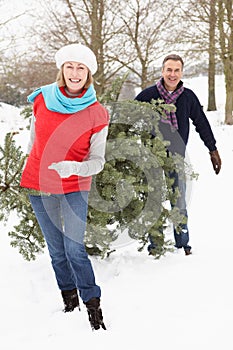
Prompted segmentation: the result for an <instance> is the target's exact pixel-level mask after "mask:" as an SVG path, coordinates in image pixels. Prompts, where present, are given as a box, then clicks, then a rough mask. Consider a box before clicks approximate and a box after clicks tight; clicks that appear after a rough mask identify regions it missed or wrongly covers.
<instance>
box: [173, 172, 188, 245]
mask: <svg viewBox="0 0 233 350" xmlns="http://www.w3.org/2000/svg"><path fill="white" fill-rule="evenodd" d="M182 176H184V175H181V176H179V175H178V174H177V172H172V173H171V174H170V178H172V179H174V183H173V186H172V188H173V190H174V191H175V189H176V188H177V187H178V190H179V193H180V195H179V197H178V199H177V202H176V206H177V208H179V211H180V214H181V215H184V216H185V217H186V220H188V213H187V206H186V182H185V179H183V178H182ZM174 238H175V246H176V248H184V250H187V249H188V250H190V249H191V246H190V245H188V242H189V231H188V225H187V223H185V224H181V225H180V231H179V232H177V230H176V229H175V228H174Z"/></svg>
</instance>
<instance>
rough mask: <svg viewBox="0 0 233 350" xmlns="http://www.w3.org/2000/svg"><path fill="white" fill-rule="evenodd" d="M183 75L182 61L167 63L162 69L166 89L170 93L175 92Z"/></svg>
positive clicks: (169, 61)
mask: <svg viewBox="0 0 233 350" xmlns="http://www.w3.org/2000/svg"><path fill="white" fill-rule="evenodd" d="M182 74H183V71H182V63H181V62H180V61H174V60H168V61H166V62H165V64H164V67H163V69H162V77H163V79H164V86H165V88H166V89H167V90H168V91H174V90H175V89H176V87H177V85H178V83H179V82H180V80H181V78H182Z"/></svg>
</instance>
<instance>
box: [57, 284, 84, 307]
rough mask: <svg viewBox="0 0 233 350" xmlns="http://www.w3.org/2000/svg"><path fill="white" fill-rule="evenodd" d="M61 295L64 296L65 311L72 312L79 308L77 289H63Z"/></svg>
mask: <svg viewBox="0 0 233 350" xmlns="http://www.w3.org/2000/svg"><path fill="white" fill-rule="evenodd" d="M61 295H62V298H63V302H64V306H65V308H64V310H63V311H64V312H71V311H73V310H74V309H75V308H76V307H78V308H79V310H80V306H79V299H78V294H77V289H76V288H75V289H72V290H62V291H61Z"/></svg>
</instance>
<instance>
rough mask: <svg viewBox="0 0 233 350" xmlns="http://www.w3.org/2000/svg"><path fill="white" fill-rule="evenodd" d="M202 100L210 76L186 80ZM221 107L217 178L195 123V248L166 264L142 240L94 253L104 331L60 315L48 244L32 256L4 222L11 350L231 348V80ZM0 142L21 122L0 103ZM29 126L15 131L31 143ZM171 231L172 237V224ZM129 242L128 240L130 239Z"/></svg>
mask: <svg viewBox="0 0 233 350" xmlns="http://www.w3.org/2000/svg"><path fill="white" fill-rule="evenodd" d="M184 81H185V85H186V86H187V87H190V88H192V89H193V90H194V91H195V92H196V94H197V95H198V97H199V98H200V100H201V103H203V105H204V110H205V111H206V104H207V79H206V78H205V77H198V78H193V79H191V80H185V79H184ZM216 96H217V107H218V111H216V112H206V114H207V117H208V119H209V121H210V124H211V126H212V130H213V132H214V135H215V138H216V139H217V146H218V150H219V153H220V155H221V158H222V169H221V172H220V174H219V175H215V173H214V171H213V169H212V164H211V161H210V157H209V154H208V150H207V148H206V147H205V146H204V144H203V143H202V141H201V140H200V138H199V136H198V134H197V133H196V132H195V130H194V128H193V127H192V128H191V134H190V139H189V143H188V148H187V157H188V159H189V161H190V163H191V164H192V166H193V169H194V170H195V172H197V173H198V174H199V177H198V180H195V181H193V182H192V185H191V186H190V190H189V193H188V198H187V202H188V212H189V230H190V244H191V245H192V247H193V254H192V255H189V256H185V255H184V253H183V251H180V250H179V251H174V252H169V253H167V254H166V255H165V256H164V257H162V258H161V259H159V260H155V259H154V258H153V257H151V256H148V254H147V251H146V249H145V250H144V251H143V252H141V253H139V252H138V251H137V247H138V246H137V242H134V241H132V242H130V241H129V240H125V244H121V246H119V247H117V250H116V252H115V253H112V254H111V255H110V257H109V258H108V259H104V260H102V259H100V258H94V257H90V258H91V261H92V264H93V267H94V270H95V274H96V281H97V283H98V284H99V285H100V286H101V289H102V298H101V305H102V310H103V315H104V321H105V324H106V327H107V330H106V331H104V330H102V329H101V330H99V331H95V332H93V331H92V330H91V328H90V325H89V322H88V318H87V312H86V310H85V307H84V305H83V304H82V302H81V311H80V312H79V311H78V310H77V309H75V310H74V312H72V313H66V314H64V313H63V312H62V309H63V303H62V299H61V295H60V292H59V290H58V288H57V285H56V281H55V277H54V274H53V271H52V268H51V264H50V258H49V256H48V252H47V249H45V251H44V254H42V255H39V256H38V257H37V259H36V260H35V261H31V262H28V261H25V260H24V259H23V257H22V256H21V255H20V254H19V253H18V251H17V249H15V248H12V247H10V243H9V242H10V241H9V238H8V235H7V233H8V232H9V231H10V230H11V228H12V227H13V225H14V224H16V223H17V218H16V217H15V216H14V214H12V215H11V216H10V218H9V221H8V222H7V224H6V226H3V224H2V223H1V222H0V266H1V269H0V271H1V272H0V273H1V278H0V290H1V298H0V310H1V327H0V344H1V348H2V349H4V350H15V349H20V350H21V349H22V350H29V349H30V350H32V349H33V350H39V349H40V350H41V349H42V348H46V349H50V350H63V349H64V348H66V349H69V348H71V347H72V349H75V348H84V347H85V349H87V350H89V349H103V350H105V349H106V350H107V349H111V350H112V349H114V350H115V349H116V350H121V349H127V348H128V349H142V348H147V347H148V348H149V347H150V348H153V349H159V350H184V349H185V350H186V349H189V350H197V349H208V350H212V349H224V350H231V349H232V348H233V339H232V322H233V298H232V295H233V285H232V280H231V276H232V249H231V248H232V244H233V235H232V206H231V202H232V197H233V196H232V191H233V190H232V187H231V183H232V155H233V141H232V140H233V127H232V126H226V125H224V124H223V121H224V99H225V92H224V81H223V78H222V77H216ZM0 125H1V131H2V132H1V138H0V142H1V143H2V141H3V135H4V133H6V132H7V131H15V130H19V128H20V127H21V126H22V125H24V121H22V119H21V117H20V116H19V110H18V109H17V108H14V107H11V106H8V105H4V104H1V106H0ZM27 137H28V131H26V130H23V131H21V132H20V134H19V135H18V136H17V143H18V144H20V145H21V146H22V148H23V149H26V143H27ZM165 234H166V236H167V238H169V239H173V235H172V227H171V226H170V227H169V228H168V229H167V231H166V233H165ZM123 241H124V240H123Z"/></svg>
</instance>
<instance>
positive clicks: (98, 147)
mask: <svg viewBox="0 0 233 350" xmlns="http://www.w3.org/2000/svg"><path fill="white" fill-rule="evenodd" d="M107 135H108V126H105V127H104V128H103V129H102V130H101V131H99V132H97V133H95V134H94V135H92V137H91V141H90V143H91V145H90V152H89V157H88V160H86V161H83V162H80V163H79V169H78V172H77V175H79V176H91V175H95V174H98V173H99V172H100V171H101V170H103V167H104V164H105V147H106V139H107Z"/></svg>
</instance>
